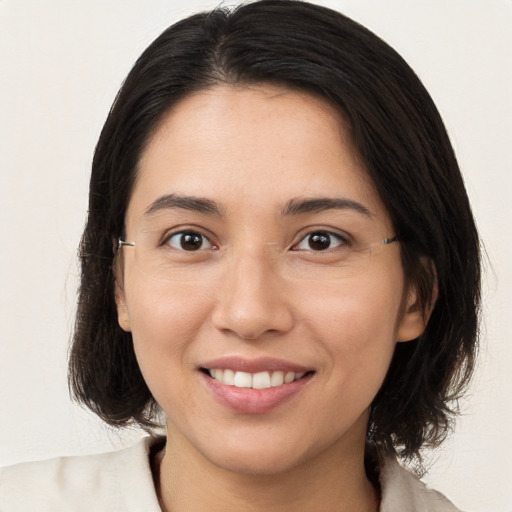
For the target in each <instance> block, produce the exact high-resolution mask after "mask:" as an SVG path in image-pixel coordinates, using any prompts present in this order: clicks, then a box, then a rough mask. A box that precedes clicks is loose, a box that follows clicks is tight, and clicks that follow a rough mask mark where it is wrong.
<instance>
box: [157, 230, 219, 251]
mask: <svg viewBox="0 0 512 512" xmlns="http://www.w3.org/2000/svg"><path fill="white" fill-rule="evenodd" d="M167 243H168V244H169V245H170V246H171V247H174V248H175V249H179V250H182V251H199V250H201V249H211V248H212V247H213V245H212V243H211V242H210V241H209V240H208V238H206V237H205V236H204V235H202V234H201V233H198V232H197V231H180V232H179V233H174V234H173V235H172V236H170V237H169V239H168V240H167Z"/></svg>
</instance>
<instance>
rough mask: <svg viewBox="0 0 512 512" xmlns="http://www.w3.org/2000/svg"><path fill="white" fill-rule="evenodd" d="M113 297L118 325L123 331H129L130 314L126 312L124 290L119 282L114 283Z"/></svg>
mask: <svg viewBox="0 0 512 512" xmlns="http://www.w3.org/2000/svg"><path fill="white" fill-rule="evenodd" d="M115 299H116V308H117V321H118V323H119V327H121V329H123V331H126V332H131V325H130V315H129V314H128V307H127V306H126V299H125V296H124V290H123V289H122V288H121V286H120V285H119V283H116V291H115Z"/></svg>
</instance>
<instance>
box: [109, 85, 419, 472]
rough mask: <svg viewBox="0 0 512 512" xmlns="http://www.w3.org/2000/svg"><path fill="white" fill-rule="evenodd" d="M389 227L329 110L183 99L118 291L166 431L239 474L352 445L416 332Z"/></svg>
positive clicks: (242, 96)
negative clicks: (401, 343)
mask: <svg viewBox="0 0 512 512" xmlns="http://www.w3.org/2000/svg"><path fill="white" fill-rule="evenodd" d="M393 235H394V232H393V226H392V225H391V222H390V219H389V216H388V214H387V212H386V210H385V208H384V206H383V204H382V202H381V200H380V198H379V196H378V194H377V193H376V191H375V190H374V188H373V186H372V183H371V182H370V180H369V179H368V178H367V176H366V174H365V172H364V170H363V168H362V166H361V164H360V162H359V161H358V157H357V154H356V151H355V149H354V146H353V144H352V142H351V138H350V133H349V131H348V130H347V128H346V125H345V123H344V121H343V118H342V117H341V116H340V115H339V114H338V113H337V112H335V111H334V109H333V108H332V107H330V106H329V105H328V104H327V103H325V102H323V101H322V100H320V99H318V98H316V97H314V96H311V95H308V94H306V93H301V92H294V91H289V90H285V89H280V88H276V87H273V86H267V85H259V86H244V87H231V86H218V87H215V88H212V89H209V90H205V91H202V92H199V93H196V94H194V95H191V96H189V97H188V98H186V99H185V100H183V101H182V102H181V103H179V104H177V105H176V106H175V107H174V108H173V109H172V110H171V111H170V112H169V113H168V114H167V116H166V117H165V118H164V119H163V121H162V122H161V124H160V125H159V127H158V129H157V130H156V132H155V134H154V136H153V137H152V139H151V140H150V143H149V145H148V146H147V149H146V150H145V152H144V154H143V156H142V159H141V161H140V166H139V173H138V177H137V181H136V183H135V187H134V190H133V194H132V196H131V199H130V203H129V206H128V211H127V215H126V240H127V241H130V242H132V241H133V242H135V247H124V248H123V249H122V250H123V259H122V270H121V272H122V278H121V279H120V285H119V289H118V294H117V303H118V313H119V322H120V325H121V326H122V327H123V328H124V329H125V330H129V331H131V332H132V334H133V343H134V347H135V351H136V355H137V359H138V362H139V365H140V368H141V370H142V373H143V375H144V378H145V380H146V382H147V385H148V387H149V389H150V390H151V392H152V393H153V396H154V397H155V399H156V400H157V402H158V403H159V404H160V406H161V407H162V409H163V410H164V411H165V413H166V415H167V419H168V432H169V435H170V436H173V438H174V439H178V440H179V442H180V446H182V447H185V449H186V450H188V451H189V453H190V454H194V455H195V456H198V457H200V458H205V459H206V460H208V461H210V462H212V463H214V464H216V465H218V466H221V467H224V468H229V469H232V470H235V471H239V472H245V473H274V472H280V471H284V470H286V469H290V468H293V467H296V466H298V465H300V464H301V463H305V462H311V461H313V460H315V459H316V460H320V459H322V457H325V456H326V454H330V455H329V456H336V457H339V456H343V455H345V456H347V454H348V453H352V452H354V451H357V452H358V453H361V452H362V450H363V447H364V440H365V434H366V427H367V419H368V412H367V411H368V408H369V405H370V403H371V402H372V399H373V398H374V396H375V394H376V393H377V391H378V389H379V387H380V386H381V383H382V381H383V379H384V377H385V374H386V371H387V369H388V366H389V364H390V360H391V357H392V354H393V350H394V347H395V343H396V342H397V340H407V339H412V338H414V337H416V336H417V335H418V334H419V333H420V332H421V329H422V327H423V325H422V321H421V315H419V314H418V313H417V312H416V308H415V305H414V303H415V297H414V293H413V292H411V291H407V290H406V286H405V284H404V276H403V272H402V268H401V263H400V248H399V244H397V243H392V244H389V245H382V244H379V243H378V242H380V241H381V240H382V239H385V238H389V237H392V236H393ZM371 244H376V245H375V246H374V248H373V249H372V250H371V251H370V250H367V249H366V248H367V247H368V246H369V245H371ZM212 375H213V376H212ZM290 380H293V381H292V382H288V381H290ZM247 386H249V387H247Z"/></svg>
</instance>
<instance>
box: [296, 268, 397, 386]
mask: <svg viewBox="0 0 512 512" xmlns="http://www.w3.org/2000/svg"><path fill="white" fill-rule="evenodd" d="M402 283H403V278H402V275H401V273H393V275H388V276H386V277H385V278H383V279H380V280H375V279H370V278H368V279H365V280H362V279H359V280H358V282H357V284H355V283H351V282H348V281H347V282H345V283H339V284H338V286H329V287H323V289H319V290H317V291H316V292H314V293H311V294H310V296H309V298H308V300H307V301H306V302H305V303H304V307H303V311H304V315H305V316H306V315H307V318H308V319H309V320H305V321H309V323H310V327H311V329H312V330H313V331H314V335H315V338H316V340H317V342H318V345H319V347H321V349H323V350H325V351H326V352H327V353H328V356H329V357H328V358H327V365H326V368H325V371H326V372H329V373H332V374H333V376H335V377H336V378H335V379H334V380H332V381H331V382H335V381H336V382H337V384H336V385H338V386H340V382H339V381H340V380H342V381H343V382H342V383H341V384H343V385H342V386H340V388H339V389H340V390H346V389H347V388H346V387H345V386H350V387H352V386H354V389H356V388H357V386H361V385H362V386H364V385H365V384H364V383H368V385H369V386H370V387H372V388H374V387H375V386H377V388H378V387H380V384H381V382H382V380H383V378H384V376H385V374H386V372H387V369H388V367H389V364H390V361H391V357H392V355H393V352H394V348H395V345H396V324H397V318H398V315H399V312H400V305H401V300H402ZM377 390H378V389H376V390H375V392H376V391H377Z"/></svg>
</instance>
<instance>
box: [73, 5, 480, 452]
mask: <svg viewBox="0 0 512 512" xmlns="http://www.w3.org/2000/svg"><path fill="white" fill-rule="evenodd" d="M219 83H229V84H243V83H273V84H281V85H284V86H286V87H289V88H292V89H297V90H304V91H309V92H312V93H314V94H315V95H318V96H320V97H322V98H324V99H325V100H327V101H328V102H329V103H330V104H331V105H334V106H336V107H337V108H339V110H340V112H342V113H343V114H344V116H345V118H346V119H347V121H348V123H349V125H350V127H351V130H352V133H353V138H354V141H355V144H356V146H357V148H358V150H359V153H360V156H361V158H362V161H363V162H364V164H365V167H366V170H367V173H368V175H369V176H370V177H371V179H372V181H373V183H374V185H375V186H376V188H377V190H378V192H379V194H380V197H381V199H382V201H383V203H384V204H385V206H386V208H387V210H388V212H389V215H390V217H391V220H392V222H393V225H394V227H395V230H396V234H397V235H398V237H399V239H400V242H401V244H400V245H401V251H402V261H403V267H404V271H405V275H406V278H407V279H408V281H409V283H412V284H413V285H415V286H417V288H418V290H419V292H420V298H421V302H422V304H423V307H424V308H425V309H427V308H428V307H429V305H430V303H431V301H432V290H433V286H434V282H435V280H436V279H437V286H438V297H437V301H436V303H435V306H434V309H433V311H432V315H431V317H430V321H429V322H428V325H427V328H426V330H425V332H424V333H423V334H422V335H421V336H420V337H419V338H418V339H417V340H414V341H412V342H409V343H399V344H397V347H396V352H395V354H394V357H393V360H392V363H391V366H390V368H389V372H388V374H387V377H386V379H385V382H384V383H383V385H382V388H381V389H380V391H379V393H378V395H377V396H376V397H375V399H374V401H373V404H372V407H371V415H370V424H369V429H368V442H369V443H370V444H373V445H375V446H377V447H378V448H379V450H380V452H381V453H398V454H399V455H400V456H402V457H406V458H410V457H413V456H417V455H418V454H419V450H420V449H421V447H422V446H425V445H431V446H432V445H436V444H438V443H439V442H440V441H441V440H442V439H443V438H444V436H445V434H446V432H447V430H448V428H449V426H450V418H451V417H452V412H453V411H452V409H453V408H454V407H455V406H456V400H457V398H458V397H459V396H460V394H461V392H462V391H463V390H464V388H465V386H466V384H467V382H468V380H469V378H470V376H471V373H472V369H473V364H474V357H475V351H476V343H477V334H478V310H479V301H480V255H479V241H478V235H477V231H476V228H475V224H474V220H473V216H472V213H471V209H470V205H469V202H468V198H467V195H466V192H465V188H464V184H463V180H462V177H461V174H460V171H459V168H458V165H457V162H456V159H455V156H454V153H453V150H452V147H451V144H450V141H449V139H448V136H447V134H446V130H445V128H444V125H443V123H442V121H441V118H440V116H439V113H438V111H437V110H436V108H435V106H434V104H433V102H432V100H431V98H430V96H429V94H428V93H427V91H426V90H425V88H424V87H423V85H422V84H421V82H420V80H419V79H418V78H417V76H416V75H415V74H414V72H413V71H412V70H411V68H410V67H409V66H408V65H407V64H406V63H405V61H404V60H403V59H402V58H401V57H400V56H399V55H398V54H397V53H396V52H395V51H394V50H393V49H392V48H390V47H389V46H388V45H387V44H386V43H385V42H383V41H382V40H381V39H379V38H378V37H377V36H375V35H374V34H372V33H371V32H370V31H368V30H367V29H366V28H364V27H362V26H361V25H359V24H358V23H356V22H354V21H352V20H350V19H349V18H347V17H345V16H343V15H342V14H339V13H337V12H335V11H332V10H330V9H327V8H325V7H320V6H318V5H313V4H310V3H305V2H298V1H294V0H262V1H257V2H254V3H249V4H246V5H242V6H240V7H238V8H235V9H234V10H232V11H231V10H229V9H224V8H219V9H215V10H213V11H211V12H207V13H202V14H197V15H194V16H191V17H189V18H187V19H184V20H182V21H180V22H178V23H176V24H175V25H173V26H171V27H170V28H168V29H167V30H166V31H165V32H164V33H163V34H162V35H161V36H160V37H158V38H157V39H156V40H155V41H154V42H153V43H152V44H151V45H150V46H149V48H147V50H146V51H145V52H144V53H143V54H142V56H141V57H140V58H139V59H138V60H137V62H136V64H135V66H134V67H133V69H132V70H131V72H130V74H129V75H128V77H127V79H126V81H125V83H124V84H123V86H122V88H121V90H120V91H119V94H118V96H117V98H116V100H115V102H114V105H113V106H112V109H111V111H110V113H109V115H108V118H107V121H106V123H105V126H104V128H103V131H102V133H101V136H100V139H99V141H98V145H97V147H96V152H95V155H94V161H93V167H92V176H91V183H90V199H89V201H90V202H89V213H88V219H87V225H86V228H85V231H84V234H83V238H82V242H81V246H80V258H81V270H82V275H81V286H80V292H79V299H78V311H77V316H76V325H75V333H74V338H73V345H72V349H71V360H70V367H69V380H70V386H71V390H72V393H73V396H74V397H75V398H76V399H78V400H79V401H80V402H82V403H84V404H86V405H87V406H88V407H89V408H91V409H92V410H93V411H94V412H95V413H97V414H98V415H99V416H100V417H101V418H103V419H104V420H105V421H106V422H108V423H109V424H111V425H116V426H124V425H128V424H130V423H137V424H140V425H143V426H146V427H151V425H152V424H153V420H154V413H155V412H156V411H157V409H158V407H157V405H156V404H155V401H154V399H153V397H152V395H151V392H150V390H149V389H148V387H147V386H146V383H145V382H144V379H143V377H142V375H141V372H140V370H139V366H138V364H137V361H136V358H135V353H134V350H133V344H132V340H131V334H130V333H126V332H124V331H123V330H122V329H121V328H120V327H119V326H118V323H117V313H116V306H115V300H114V285H115V279H114V274H113V262H114V258H115V254H114V250H113V241H114V240H115V239H116V238H117V237H118V236H119V235H121V234H122V231H123V225H124V217H125V212H126V208H127V204H128V201H129V197H130V192H131V189H132V185H133V183H134V179H135V175H136V173H137V163H138V161H139V158H140V156H141V153H142V151H143V149H144V147H145V144H146V143H147V141H148V138H149V137H150V135H151V134H152V132H153V131H154V130H155V127H156V126H157V124H158V122H159V120H160V119H161V118H162V116H163V115H164V114H165V113H166V112H168V110H169V109H170V108H171V106H172V105H174V104H176V103H177V102H179V101H180V100H181V99H183V98H184V97H185V96H187V95H189V94H191V93H192V92H194V91H197V90H201V89H205V88H208V87H211V86H213V85H215V84H219ZM333 108H335V107H333ZM425 261H430V262H432V263H433V265H428V264H427V265H426V264H425ZM434 269H435V275H434Z"/></svg>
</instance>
